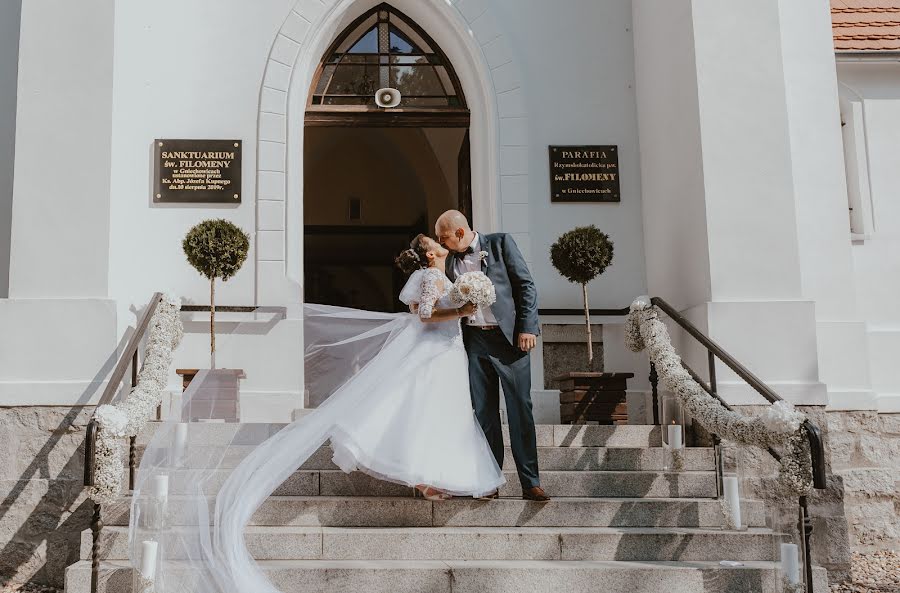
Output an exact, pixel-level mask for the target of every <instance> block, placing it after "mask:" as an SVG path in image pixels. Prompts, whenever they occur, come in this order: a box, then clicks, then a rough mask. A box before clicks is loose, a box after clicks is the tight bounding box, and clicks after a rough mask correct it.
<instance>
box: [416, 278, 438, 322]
mask: <svg viewBox="0 0 900 593" xmlns="http://www.w3.org/2000/svg"><path fill="white" fill-rule="evenodd" d="M432 270H433V268H432V269H429V270H427V271H426V272H425V274H423V276H422V294H421V297H420V298H419V317H421V318H422V319H429V318H430V317H431V315H432V313H434V304H435V303H436V302H437V300H438V299H439V298H441V290H440V287H439V286H438V283H439V282H441V278H440V274H438V273H434V272H432Z"/></svg>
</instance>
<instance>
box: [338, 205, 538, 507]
mask: <svg viewBox="0 0 900 593" xmlns="http://www.w3.org/2000/svg"><path fill="white" fill-rule="evenodd" d="M435 235H436V237H437V240H435V239H432V238H430V237H428V236H425V235H419V236H417V237H416V238H415V239H413V241H412V243H411V245H410V248H409V249H407V250H406V251H404V252H403V253H401V254H400V255H399V256H398V257H397V260H396V263H397V265H398V266H399V267H400V268H401V269H402V270H403V271H404V272H405V273H407V274H408V275H409V276H410V279H409V281H408V282H407V284H406V286H405V287H404V289H403V290H402V291H401V293H400V300H401V301H402V302H404V303H405V304H407V305H409V306H410V310H411V312H413V313H415V314H417V316H418V320H419V321H420V322H421V324H420V327H421V329H420V331H419V332H418V334H419V335H418V338H417V339H416V345H415V351H416V353H415V354H412V353H411V354H409V355H408V356H407V358H408V360H407V361H406V363H407V364H405V365H403V366H405V367H406V368H405V369H404V368H400V369H399V374H401V375H405V376H402V377H400V378H398V380H397V381H396V384H395V385H392V386H391V389H390V390H388V391H385V392H384V393H383V394H378V395H374V394H373V395H374V398H372V399H370V402H371V405H370V406H363V408H366V409H365V410H360V413H359V414H358V415H357V417H356V418H354V419H352V420H350V421H348V422H346V423H345V422H342V423H341V424H342V425H343V426H342V427H341V429H340V430H337V431H335V433H334V434H332V439H331V440H332V447H333V448H334V450H335V461H336V462H338V464H339V465H340V466H341V467H342V469H345V470H346V471H351V470H360V471H363V472H367V473H370V474H372V475H375V476H377V477H379V478H381V479H387V480H390V481H394V482H399V483H404V484H408V485H415V486H416V488H417V489H418V490H419V491H420V492H421V493H422V494H423V496H424V497H425V498H427V499H430V500H445V499H447V498H450V497H452V496H474V497H476V498H479V499H482V500H489V499H494V498H497V497H498V489H499V487H500V486H501V485H502V484H503V483H504V481H505V479H504V477H503V474H502V471H501V467H502V465H503V456H504V450H505V448H504V442H503V432H502V426H501V422H500V393H501V391H500V387H501V385H502V388H503V391H502V393H503V397H504V399H505V401H506V413H507V419H508V424H509V433H510V445H511V448H512V454H513V458H514V459H515V463H516V468H517V471H518V477H519V481H520V482H521V486H522V498H524V499H525V500H531V501H536V502H547V501H549V500H550V498H549V496H547V494H546V493H545V492H544V490H543V489H542V488H541V484H540V476H539V473H538V458H537V443H536V436H535V426H534V418H533V415H532V402H531V365H530V351H531V350H532V349H534V347H535V345H536V341H537V335H538V333H539V325H538V311H537V290H536V288H535V285H534V281H533V280H532V278H531V274H530V272H529V270H528V266H527V264H526V263H525V259H524V257H523V256H522V253H521V252H520V251H519V248H518V246H517V245H516V243H515V241H514V239H513V238H512V237H511V236H510V235H508V234H505V233H494V234H488V235H483V234H480V233H477V232H475V231H473V230H472V229H471V228H470V225H469V222H468V220H467V219H466V217H465V216H464V215H463V214H462V213H460V212H458V211H455V210H451V211H448V212H445V213H444V214H442V215H441V216H440V217H439V218H438V220H437V222H436V224H435ZM472 272H476V273H483V274H485V275H486V276H487V278H488V279H489V280H490V282H491V283H492V284H493V288H494V291H495V293H496V300H495V302H494V303H493V304H492V305H489V306H484V305H483V306H475V305H473V304H472V303H464V302H461V301H460V300H458V299H459V295H458V291H457V294H456V295H454V294H453V292H454V291H452V290H451V289H452V288H453V283H454V281H456V280H457V279H458V278H459V277H461V276H463V275H464V274H469V273H472ZM424 352H428V353H430V355H429V357H428V358H427V359H426V358H423V357H422V354H423V353H424ZM385 354H386V353H385ZM409 359H411V360H409ZM420 362H421V363H420ZM401 364H403V363H401ZM374 389H375V391H379V392H380V391H382V390H381V389H378V388H374ZM373 400H374V401H373ZM375 408H377V411H376V409H375ZM473 409H474V415H473ZM348 420H349V419H348Z"/></svg>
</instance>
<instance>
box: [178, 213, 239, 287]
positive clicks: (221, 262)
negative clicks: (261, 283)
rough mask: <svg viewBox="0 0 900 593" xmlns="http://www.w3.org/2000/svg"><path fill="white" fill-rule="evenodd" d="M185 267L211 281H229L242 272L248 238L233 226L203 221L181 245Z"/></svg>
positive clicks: (217, 220)
mask: <svg viewBox="0 0 900 593" xmlns="http://www.w3.org/2000/svg"><path fill="white" fill-rule="evenodd" d="M181 246H182V248H183V249H184V254H185V255H186V256H187V260H188V263H189V264H191V265H192V266H193V267H194V269H196V270H197V271H198V272H200V273H201V274H202V275H203V276H206V277H207V278H209V279H210V280H212V279H214V278H221V279H222V280H228V279H229V278H231V277H232V276H234V275H235V274H237V272H238V270H240V269H241V266H242V265H244V261H245V260H246V259H247V252H248V251H249V250H250V236H249V235H248V234H247V233H245V232H244V231H242V230H241V229H240V227H238V226H237V225H235V224H234V223H232V222H230V221H228V220H225V219H222V218H219V219H216V220H204V221H203V222H201V223H200V224H198V225H196V226H195V227H193V228H192V229H191V230H189V231H188V233H187V235H185V236H184V241H182V243H181Z"/></svg>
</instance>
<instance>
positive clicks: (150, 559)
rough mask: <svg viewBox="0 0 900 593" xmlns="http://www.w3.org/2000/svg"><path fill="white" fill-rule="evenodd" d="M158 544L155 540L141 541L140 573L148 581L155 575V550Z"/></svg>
mask: <svg viewBox="0 0 900 593" xmlns="http://www.w3.org/2000/svg"><path fill="white" fill-rule="evenodd" d="M157 548H158V544H157V543H156V542H155V541H144V542H142V543H141V574H142V575H143V576H144V578H145V579H147V580H148V581H152V580H153V579H154V578H155V577H156V551H157Z"/></svg>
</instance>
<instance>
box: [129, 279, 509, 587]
mask: <svg viewBox="0 0 900 593" xmlns="http://www.w3.org/2000/svg"><path fill="white" fill-rule="evenodd" d="M451 286H452V284H451V282H450V280H449V279H448V278H447V277H446V276H445V275H444V273H443V272H442V271H440V270H438V269H435V268H428V269H425V270H419V271H417V272H415V273H414V274H413V275H412V276H411V277H410V279H409V281H408V282H407V284H406V286H405V287H404V289H403V291H402V292H401V294H400V300H401V301H403V302H404V303H406V304H413V303H415V304H417V305H418V315H416V314H409V313H399V314H388V313H375V312H369V311H359V310H355V309H345V308H340V307H330V306H322V305H304V343H305V383H306V386H307V388H308V389H309V390H310V391H311V393H316V394H317V395H318V396H323V397H327V399H326V400H325V401H324V403H323V404H321V405H320V406H319V407H318V408H317V409H316V410H315V411H314V412H312V413H310V414H309V415H307V416H304V417H302V418H300V419H298V420H296V421H294V422H292V423H291V424H289V425H287V426H285V427H284V428H281V429H280V430H278V431H277V432H275V434H274V435H272V436H269V434H270V433H268V432H265V430H262V431H261V432H262V434H261V435H260V434H256V432H260V431H258V430H257V431H256V432H254V430H251V429H250V428H248V427H241V428H240V429H239V430H238V431H237V433H235V434H233V435H232V433H229V432H227V431H225V430H222V432H221V434H226V435H231V436H226V437H225V438H224V440H223V441H222V442H221V443H220V444H219V445H220V446H217V447H209V444H208V439H209V434H220V433H218V432H215V431H211V430H210V428H209V427H210V425H209V424H205V425H204V424H203V423H197V422H189V423H188V422H186V423H180V422H178V421H177V420H176V421H171V422H166V423H164V424H163V425H162V426H161V427H160V429H159V430H158V431H157V432H156V434H155V435H154V437H153V439H152V440H151V442H150V443H149V444H148V446H147V448H146V451H145V453H144V456H143V459H142V461H141V465H140V468H139V472H138V476H137V481H136V488H135V491H134V496H133V497H132V509H131V523H130V531H129V535H130V558H131V561H132V564H133V565H134V566H135V567H139V566H141V562H142V554H143V553H144V550H146V549H147V547H146V542H148V541H150V540H152V541H155V542H157V544H158V548H159V549H160V550H163V551H164V552H163V553H160V554H159V559H158V562H157V564H156V575H155V584H154V591H155V593H182V592H185V591H191V592H192V593H233V592H235V591H242V592H247V593H280V591H279V589H278V588H277V587H276V586H275V585H274V584H272V582H271V581H270V580H269V579H268V578H267V576H266V574H265V572H264V571H263V570H262V569H261V568H260V565H258V564H257V563H256V561H255V560H254V559H253V557H252V556H251V554H250V553H249V552H248V550H247V547H246V544H245V541H244V528H245V527H246V526H247V525H248V523H249V522H250V520H251V518H252V516H253V514H254V513H255V512H256V511H257V510H258V509H259V507H260V506H261V505H262V504H263V503H264V502H265V501H266V500H267V499H268V498H269V497H270V496H271V495H272V494H273V492H275V490H276V489H277V488H278V487H279V486H280V485H281V484H282V483H283V482H285V481H286V480H287V479H288V478H290V477H291V475H292V474H293V473H294V471H296V470H297V468H298V467H299V466H300V465H302V464H303V463H304V462H306V460H307V459H309V458H310V457H311V456H312V455H313V453H315V452H316V451H317V450H318V449H319V448H320V447H321V446H322V444H324V443H325V442H327V441H329V440H330V441H331V446H332V448H333V450H334V461H335V463H336V464H337V465H338V466H339V467H340V468H341V469H343V470H344V471H347V472H349V471H354V470H359V471H363V472H365V473H368V474H370V475H373V476H376V477H378V478H380V479H383V480H389V481H392V482H396V483H400V484H406V485H409V486H414V485H418V484H427V485H429V486H433V487H435V488H437V489H439V490H443V491H445V492H448V493H451V494H455V495H461V496H465V495H473V496H480V495H483V494H488V493H491V492H493V491H495V490H497V488H498V487H499V486H501V485H502V484H503V483H504V482H505V479H504V477H503V473H502V472H501V470H500V468H499V467H498V466H497V462H496V460H495V459H494V456H493V454H492V453H491V450H490V447H489V446H488V443H487V440H486V438H485V436H484V433H483V432H482V430H481V427H480V426H479V424H478V422H477V420H476V418H475V414H474V412H473V410H472V403H471V398H470V395H469V376H468V363H467V359H466V353H465V349H464V347H463V341H462V333H461V327H460V323H459V320H451V321H444V322H427V323H426V322H423V321H422V320H421V319H420V317H421V318H428V317H430V316H431V313H432V311H433V310H434V309H435V308H447V307H455V306H457V304H454V303H452V302H451V300H450V298H449V296H448V294H449V289H450V287H451ZM203 381H204V377H202V376H200V375H198V377H197V378H195V379H194V381H193V382H192V383H191V388H189V389H188V390H187V391H186V392H185V396H186V401H185V402H184V410H191V408H190V406H191V402H190V399H191V398H192V397H193V395H192V394H199V393H202V394H203V395H202V396H198V397H202V398H203V401H204V404H205V406H204V408H203V409H215V406H210V405H209V404H208V400H209V399H210V398H211V397H213V398H214V397H215V395H216V387H215V386H214V385H213V383H212V382H210V383H209V385H208V386H207V387H205V386H204V385H203V384H202V383H203ZM195 383H200V385H198V386H197V387H196V388H195V385H194V384H195ZM183 414H184V415H185V416H186V417H188V416H189V417H196V414H195V410H191V412H190V414H185V413H183ZM218 426H223V425H221V424H220V425H218ZM204 427H205V430H206V432H204V436H203V439H204V440H203V441H202V442H203V443H204V445H202V446H198V447H197V448H196V450H194V449H193V448H194V445H193V444H192V443H193V442H194V440H195V439H193V438H192V436H191V433H190V431H200V430H203V429H204ZM216 430H219V429H216ZM185 433H187V434H185ZM197 440H198V441H199V440H200V439H197ZM233 445H240V446H239V447H238V446H233ZM249 445H254V446H249ZM240 455H243V458H241V457H240ZM230 468H233V469H230ZM222 473H225V474H227V478H225V479H224V482H222V480H221V479H220V478H219V476H220V475H221V474H222ZM163 475H165V476H166V478H165V481H166V482H167V483H168V501H169V503H168V504H170V505H171V504H172V502H173V501H174V500H176V499H177V500H178V501H179V504H178V508H177V512H176V513H175V516H177V518H173V519H171V520H170V522H171V523H173V525H169V524H166V525H163V526H160V525H159V522H158V521H154V520H151V519H152V518H153V517H158V516H160V513H159V512H158V511H156V510H155V507H153V504H154V500H155V499H154V498H153V497H152V496H150V493H151V492H152V491H153V490H154V488H155V485H158V484H159V481H160V476H163ZM217 484H221V485H220V486H217ZM211 500H214V501H215V502H214V504H213V505H211V502H210V501H211ZM436 504H440V503H436ZM174 523H177V526H176V525H174Z"/></svg>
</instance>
